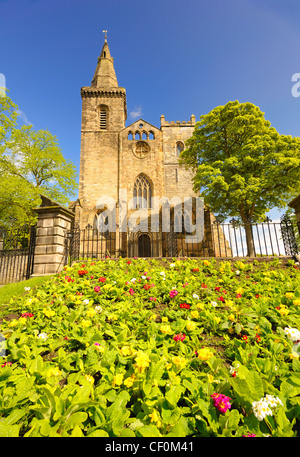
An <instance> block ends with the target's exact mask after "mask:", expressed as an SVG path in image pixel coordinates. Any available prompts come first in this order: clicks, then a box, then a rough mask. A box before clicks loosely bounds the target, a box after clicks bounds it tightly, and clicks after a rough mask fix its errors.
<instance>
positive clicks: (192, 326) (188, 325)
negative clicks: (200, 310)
mask: <svg viewBox="0 0 300 457" xmlns="http://www.w3.org/2000/svg"><path fill="white" fill-rule="evenodd" d="M186 328H187V330H188V331H190V332H191V331H192V330H195V328H196V324H195V322H193V321H187V323H186Z"/></svg>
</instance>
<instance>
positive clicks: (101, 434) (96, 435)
mask: <svg viewBox="0 0 300 457" xmlns="http://www.w3.org/2000/svg"><path fill="white" fill-rule="evenodd" d="M87 436H88V437H92V438H103V437H109V434H108V433H107V432H106V431H105V430H94V431H93V432H92V433H90V434H89V435H87Z"/></svg>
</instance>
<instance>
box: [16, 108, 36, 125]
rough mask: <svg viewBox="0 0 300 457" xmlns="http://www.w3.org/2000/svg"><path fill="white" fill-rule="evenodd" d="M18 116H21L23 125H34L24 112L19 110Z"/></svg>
mask: <svg viewBox="0 0 300 457" xmlns="http://www.w3.org/2000/svg"><path fill="white" fill-rule="evenodd" d="M18 114H19V118H20V119H21V121H22V122H23V124H26V125H33V122H30V120H29V119H28V117H27V116H26V114H25V113H24V111H21V110H20V109H19V110H18Z"/></svg>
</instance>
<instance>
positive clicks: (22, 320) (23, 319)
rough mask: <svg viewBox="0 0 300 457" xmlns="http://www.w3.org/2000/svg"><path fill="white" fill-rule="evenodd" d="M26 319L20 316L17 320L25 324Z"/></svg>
mask: <svg viewBox="0 0 300 457" xmlns="http://www.w3.org/2000/svg"><path fill="white" fill-rule="evenodd" d="M26 321H27V319H26V317H20V318H19V321H18V322H19V323H20V324H25V323H26Z"/></svg>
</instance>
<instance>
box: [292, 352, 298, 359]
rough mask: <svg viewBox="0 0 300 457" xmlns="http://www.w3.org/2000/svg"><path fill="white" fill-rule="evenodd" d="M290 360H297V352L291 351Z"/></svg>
mask: <svg viewBox="0 0 300 457" xmlns="http://www.w3.org/2000/svg"><path fill="white" fill-rule="evenodd" d="M290 359H292V360H293V359H299V354H298V352H295V351H292V352H291V354H290Z"/></svg>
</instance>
